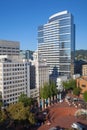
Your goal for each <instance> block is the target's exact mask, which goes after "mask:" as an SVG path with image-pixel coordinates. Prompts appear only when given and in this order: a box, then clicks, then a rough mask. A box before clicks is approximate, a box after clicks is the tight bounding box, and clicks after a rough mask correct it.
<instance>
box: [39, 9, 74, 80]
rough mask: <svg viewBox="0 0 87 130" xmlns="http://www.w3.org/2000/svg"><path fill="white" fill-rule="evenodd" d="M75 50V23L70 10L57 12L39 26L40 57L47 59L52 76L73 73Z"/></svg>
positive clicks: (54, 77)
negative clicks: (72, 65)
mask: <svg viewBox="0 0 87 130" xmlns="http://www.w3.org/2000/svg"><path fill="white" fill-rule="evenodd" d="M74 51H75V25H74V21H73V16H72V14H71V13H70V12H68V11H63V12H59V13H56V14H54V15H52V16H51V17H49V20H48V22H47V23H46V24H44V25H41V26H39V27H38V59H39V61H40V59H42V58H43V59H45V60H46V61H47V64H48V65H49V66H50V69H49V74H50V77H51V78H53V79H56V78H57V77H58V76H59V75H60V76H64V75H66V76H68V77H69V76H70V75H71V64H73V63H74Z"/></svg>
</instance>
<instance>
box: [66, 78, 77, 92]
mask: <svg viewBox="0 0 87 130" xmlns="http://www.w3.org/2000/svg"><path fill="white" fill-rule="evenodd" d="M63 86H64V89H65V90H66V91H69V90H74V88H76V80H73V79H70V80H68V81H66V82H63Z"/></svg>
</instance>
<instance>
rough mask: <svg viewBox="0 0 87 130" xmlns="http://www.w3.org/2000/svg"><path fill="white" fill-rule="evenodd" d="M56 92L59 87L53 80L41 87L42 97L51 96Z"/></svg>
mask: <svg viewBox="0 0 87 130" xmlns="http://www.w3.org/2000/svg"><path fill="white" fill-rule="evenodd" d="M56 94H57V88H56V85H55V84H54V83H53V82H50V84H47V83H45V84H44V86H43V87H41V88H40V97H42V98H44V99H47V98H50V97H51V96H54V95H56Z"/></svg>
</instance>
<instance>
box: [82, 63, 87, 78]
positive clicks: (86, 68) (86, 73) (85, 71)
mask: <svg viewBox="0 0 87 130" xmlns="http://www.w3.org/2000/svg"><path fill="white" fill-rule="evenodd" d="M82 75H83V76H87V64H86V65H82Z"/></svg>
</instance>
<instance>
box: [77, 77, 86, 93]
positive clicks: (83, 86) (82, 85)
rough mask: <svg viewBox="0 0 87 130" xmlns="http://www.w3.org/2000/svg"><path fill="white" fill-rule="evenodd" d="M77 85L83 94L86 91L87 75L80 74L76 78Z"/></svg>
mask: <svg viewBox="0 0 87 130" xmlns="http://www.w3.org/2000/svg"><path fill="white" fill-rule="evenodd" d="M76 84H77V87H80V88H81V93H82V94H83V93H84V92H85V91H87V76H82V77H80V78H77V79H76Z"/></svg>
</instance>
